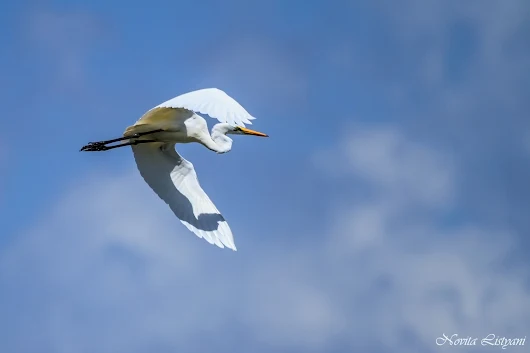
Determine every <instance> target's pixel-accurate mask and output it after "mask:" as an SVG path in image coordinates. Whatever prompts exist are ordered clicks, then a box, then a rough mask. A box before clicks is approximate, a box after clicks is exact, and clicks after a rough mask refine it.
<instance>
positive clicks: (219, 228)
mask: <svg viewBox="0 0 530 353" xmlns="http://www.w3.org/2000/svg"><path fill="white" fill-rule="evenodd" d="M132 149H133V153H134V159H135V160H136V165H137V166H138V170H139V171H140V174H141V175H142V177H143V178H144V180H145V181H146V182H147V184H149V186H150V187H151V188H152V189H153V190H154V192H156V193H157V194H158V196H160V198H161V199H162V200H164V201H165V202H166V203H167V204H168V205H169V207H170V208H171V210H172V211H173V213H175V215H176V216H177V217H178V218H179V219H180V221H181V222H182V223H183V224H184V225H185V226H186V227H187V228H188V229H189V230H191V231H192V232H193V233H195V234H196V235H197V236H198V237H199V238H204V239H206V241H208V242H209V243H210V244H215V245H217V246H219V247H221V248H223V247H225V246H226V247H227V248H230V249H232V250H236V246H235V244H234V237H233V236H232V231H231V230H230V227H229V226H228V223H226V221H225V219H224V218H223V216H222V215H221V213H220V212H219V210H217V208H216V207H215V205H214V204H213V202H212V201H211V200H210V198H209V197H208V195H206V193H205V192H204V190H203V189H202V188H201V186H200V185H199V181H198V179H197V174H196V173H195V169H194V168H193V164H191V163H190V162H189V161H187V160H186V159H184V158H182V157H181V156H180V155H179V154H178V153H177V152H176V151H175V144H162V143H149V144H143V145H136V146H132Z"/></svg>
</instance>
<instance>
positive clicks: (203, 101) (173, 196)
mask: <svg viewBox="0 0 530 353" xmlns="http://www.w3.org/2000/svg"><path fill="white" fill-rule="evenodd" d="M196 112H200V113H203V114H208V115H210V116H211V117H215V118H217V119H218V120H220V121H221V123H219V124H216V125H215V126H214V127H213V128H212V132H211V134H209V133H208V124H207V123H206V120H205V119H204V118H202V117H201V116H199V115H198V114H197V113H196ZM252 119H254V117H252V116H251V115H250V114H248V112H247V111H246V110H245V109H244V108H243V107H241V106H240V105H239V103H237V102H236V101H235V100H234V99H232V98H231V97H229V96H228V95H227V94H226V93H224V92H223V91H221V90H218V89H215V88H209V89H203V90H198V91H193V92H189V93H186V94H183V95H180V96H177V97H175V98H173V99H170V100H168V101H166V102H164V103H162V104H160V105H158V106H156V107H154V108H152V109H150V110H149V111H147V112H146V113H145V114H144V115H143V116H142V117H141V118H140V119H139V120H138V121H137V122H136V123H135V124H134V125H131V126H129V127H128V128H127V129H126V130H125V132H124V134H123V137H122V138H118V139H114V140H108V141H100V142H92V143H89V144H88V145H86V146H84V147H83V148H82V149H81V150H82V151H106V150H109V149H113V148H116V147H122V146H129V145H130V146H132V149H133V154H134V158H135V161H136V165H137V166H138V170H139V171H140V174H141V175H142V177H143V178H144V180H145V181H146V182H147V184H149V186H150V187H151V188H152V189H153V191H155V193H156V194H157V195H158V196H159V197H160V198H161V199H162V200H164V201H165V202H166V203H167V204H168V205H169V207H170V208H171V210H172V211H173V212H174V213H175V215H176V216H177V217H178V218H179V219H180V221H181V222H182V223H183V224H184V225H185V226H186V227H187V228H188V229H189V230H190V231H192V232H193V233H195V234H196V235H197V236H198V237H200V238H204V239H205V240H207V241H208V242H209V243H211V244H215V245H217V246H219V247H221V248H222V247H228V248H230V249H233V250H236V247H235V244H234V238H233V236H232V231H231V230H230V227H229V226H228V223H227V222H226V221H225V219H224V217H223V216H222V215H221V213H220V212H219V211H218V209H217V208H216V207H215V205H214V204H213V202H212V201H211V200H210V198H209V197H208V195H207V194H206V193H205V192H204V190H203V189H202V188H201V186H200V184H199V181H198V179H197V175H196V173H195V169H194V167H193V164H191V163H190V162H189V161H187V160H186V159H184V158H183V157H182V156H180V155H179V154H178V153H177V152H176V151H175V144H176V143H190V142H198V143H201V144H202V145H204V146H205V147H207V148H208V149H210V150H212V151H215V152H217V153H226V152H228V151H230V150H231V148H232V139H231V138H229V137H228V136H227V134H246V135H255V136H267V135H265V134H263V133H260V132H257V131H253V130H250V129H247V128H245V127H244V124H245V123H247V124H251V122H250V120H252ZM118 141H127V142H125V143H122V144H119V145H114V146H108V144H110V143H114V142H118Z"/></svg>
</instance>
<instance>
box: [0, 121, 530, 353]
mask: <svg viewBox="0 0 530 353" xmlns="http://www.w3.org/2000/svg"><path fill="white" fill-rule="evenodd" d="M359 148H362V151H364V153H365V154H364V155H363V154H362V153H360V152H359V151H358V149H359ZM327 153H329V154H328V156H329V157H330V158H341V159H342V160H344V162H343V164H344V165H345V168H344V169H343V170H342V171H341V173H342V175H336V176H328V177H329V178H330V182H333V183H335V182H336V183H340V182H343V181H345V180H350V182H354V178H355V179H356V180H357V181H356V182H355V183H356V185H358V186H359V187H363V188H366V189H367V192H368V193H369V195H366V196H365V197H363V198H346V199H345V200H346V201H343V203H341V204H340V205H337V206H336V207H337V209H339V211H337V212H336V213H335V218H333V219H331V221H332V222H331V223H332V226H331V227H330V230H329V233H328V234H320V235H318V236H312V233H311V229H301V230H299V231H304V232H307V242H306V243H305V244H291V246H288V247H287V248H285V249H279V248H278V247H277V246H275V245H274V244H272V243H270V242H267V241H264V240H263V238H260V237H256V239H260V240H256V241H260V242H261V243H262V244H261V245H262V246H261V247H260V249H261V250H260V251H259V252H257V253H245V252H244V251H241V252H238V253H236V254H235V255H234V254H232V253H231V252H226V251H223V250H221V249H217V248H215V247H213V246H210V245H209V244H207V243H205V242H204V241H203V240H200V239H198V238H195V237H194V236H193V235H192V234H190V233H189V232H187V231H186V230H185V229H184V228H183V227H182V226H181V224H180V222H178V221H176V220H175V219H174V218H173V216H172V214H171V212H170V211H169V209H167V207H166V206H165V205H164V204H163V203H162V202H161V201H160V200H158V199H157V197H156V195H154V194H153V193H152V192H151V191H150V190H149V188H148V187H147V186H146V185H145V184H144V183H143V181H142V180H141V178H140V177H139V175H137V172H136V171H133V172H131V173H127V174H124V175H110V176H105V175H94V176H92V177H89V178H88V179H87V180H85V181H79V183H78V184H76V186H75V187H74V188H72V189H70V190H68V191H67V192H66V194H65V196H64V197H63V198H62V199H61V200H60V201H59V203H58V205H57V206H56V207H53V208H52V209H50V210H48V211H47V212H46V213H44V214H43V215H42V219H41V221H40V222H39V223H38V224H36V225H35V226H33V227H32V228H31V229H29V230H28V231H27V232H24V233H22V234H20V235H19V236H18V237H17V238H15V239H14V240H13V242H12V244H11V245H10V246H9V247H6V248H5V249H3V251H2V252H1V253H0V281H1V283H3V284H5V289H3V292H4V296H7V298H8V299H6V300H3V301H2V302H1V303H0V311H2V312H4V313H7V316H4V317H9V327H10V328H11V330H13V331H14V332H15V333H16V334H14V335H12V336H11V337H8V339H6V340H3V341H2V342H0V348H2V350H5V351H12V350H14V349H15V348H21V347H22V348H26V350H32V349H35V347H36V346H34V345H35V344H39V349H42V350H43V351H53V352H79V351H87V350H89V351H95V350H97V351H99V352H114V353H115V352H134V351H135V349H136V351H142V350H141V349H140V348H138V347H145V349H146V350H152V349H154V348H153V347H155V348H156V347H168V349H170V350H185V351H195V350H198V351H200V350H201V348H198V347H202V346H200V345H199V342H204V344H207V345H208V347H210V348H211V346H212V345H217V346H219V345H221V346H222V347H225V348H226V350H234V349H237V348H241V349H244V350H248V351H270V349H271V348H272V349H282V348H283V349H289V350H291V351H292V350H298V351H307V350H313V351H329V349H331V347H336V344H337V342H340V344H341V347H343V348H344V349H343V350H351V349H364V350H365V351H366V352H374V351H377V349H382V350H383V351H388V350H389V349H392V350H393V351H397V352H414V351H418V352H429V351H432V352H435V351H437V349H438V347H436V346H435V344H434V341H435V339H436V337H439V336H440V335H441V334H442V333H447V334H452V333H458V334H460V335H463V336H465V335H478V336H480V335H486V334H489V333H496V334H499V335H506V336H509V335H514V336H517V335H524V334H526V332H527V331H528V329H530V322H529V320H528V317H530V304H529V303H530V300H529V299H530V298H529V292H528V290H527V288H526V287H525V279H526V278H528V271H527V270H526V269H525V268H521V267H517V266H515V267H512V268H510V269H507V268H506V267H503V266H502V261H503V260H505V259H506V257H507V256H509V254H510V251H511V249H512V248H513V247H514V246H516V245H517V244H516V239H515V238H514V236H513V234H510V233H508V232H506V231H505V230H502V229H491V228H489V225H488V224H487V223H483V224H477V223H461V224H455V225H450V224H446V223H445V222H444V221H443V216H444V214H445V212H446V211H447V210H449V211H451V210H452V208H453V207H454V206H455V205H454V201H453V198H452V197H446V196H444V193H447V194H449V195H451V194H452V193H455V192H456V190H455V188H456V184H457V183H456V177H457V175H458V174H457V173H456V171H455V170H454V166H453V165H452V164H447V163H446V162H445V161H446V158H445V156H444V153H443V152H441V151H437V150H433V149H432V148H429V147H427V146H425V145H424V144H422V143H419V142H417V141H411V140H410V139H408V138H407V137H406V136H404V135H402V133H401V132H400V131H398V130H395V129H394V128H392V127H382V128H381V129H377V128H366V127H364V128H363V127H358V128H357V129H356V133H355V134H349V135H348V138H347V139H346V141H344V142H343V143H339V144H338V146H337V147H334V148H332V149H331V150H330V151H329V152H327ZM324 155H326V152H325V153H324ZM366 156H370V158H369V159H368V158H367V157H366ZM384 174H388V175H390V176H385V175H384ZM440 175H442V177H440ZM337 178H338V179H337ZM440 178H441V180H443V182H440V181H438V180H439V179H440ZM433 180H434V182H433ZM431 189H435V190H436V191H435V192H432V191H431ZM442 191H443V192H442ZM424 194H428V195H429V196H428V197H426V196H425V195H424ZM433 195H434V196H433ZM345 196H346V195H345ZM139 200H141V201H139ZM440 203H441V204H443V206H444V207H442V208H440V207H438V206H439V205H440ZM239 222H242V220H239ZM299 226H300V225H296V228H298V229H300V227H299ZM232 227H233V228H234V229H236V230H237V228H239V226H238V223H237V222H236V223H232ZM235 235H236V241H237V231H236V232H235ZM249 236H250V235H249ZM283 236H285V237H289V232H287V231H286V234H284V235H283ZM257 248H258V247H256V249H257ZM22 294H24V295H22ZM14 308H16V309H14ZM10 314H11V315H10ZM28 335H29V336H35V337H40V341H39V339H36V340H35V341H28V340H26V339H25V337H27V336H28ZM206 337H208V339H207V340H205V338H206ZM36 342H37V343H36ZM208 342H210V343H208ZM213 342H219V344H216V343H213ZM264 346H266V347H268V348H266V349H265V348H263V347H264ZM41 347H42V348H41ZM19 350H20V349H19ZM22 350H23V349H22ZM203 350H204V349H203ZM460 351H464V350H460Z"/></svg>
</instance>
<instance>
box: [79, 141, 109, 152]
mask: <svg viewBox="0 0 530 353" xmlns="http://www.w3.org/2000/svg"><path fill="white" fill-rule="evenodd" d="M108 149H109V148H108V147H107V146H105V144H104V143H103V142H89V143H88V145H86V146H83V147H81V149H80V150H79V152H81V151H85V152H97V151H106V150H108Z"/></svg>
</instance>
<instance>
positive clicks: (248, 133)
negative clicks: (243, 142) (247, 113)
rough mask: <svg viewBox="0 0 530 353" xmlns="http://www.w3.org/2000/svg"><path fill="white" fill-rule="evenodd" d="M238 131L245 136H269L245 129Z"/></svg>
mask: <svg viewBox="0 0 530 353" xmlns="http://www.w3.org/2000/svg"><path fill="white" fill-rule="evenodd" d="M240 129H241V131H242V132H243V133H244V134H245V135H254V136H261V137H269V135H267V134H264V133H263V132H259V131H254V130H250V129H247V128H246V127H240Z"/></svg>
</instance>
